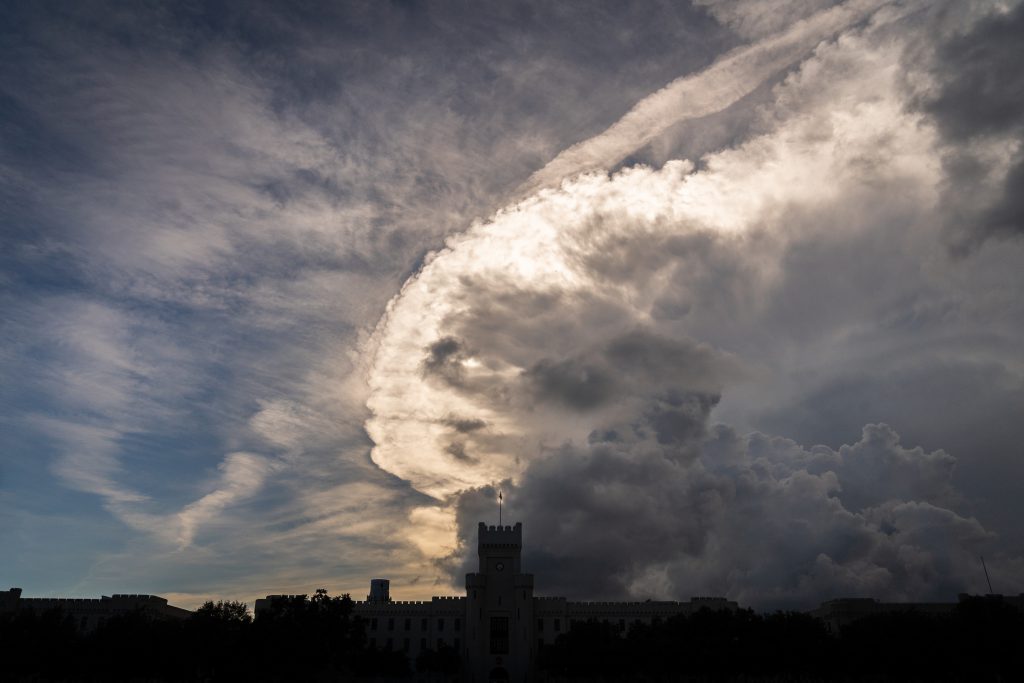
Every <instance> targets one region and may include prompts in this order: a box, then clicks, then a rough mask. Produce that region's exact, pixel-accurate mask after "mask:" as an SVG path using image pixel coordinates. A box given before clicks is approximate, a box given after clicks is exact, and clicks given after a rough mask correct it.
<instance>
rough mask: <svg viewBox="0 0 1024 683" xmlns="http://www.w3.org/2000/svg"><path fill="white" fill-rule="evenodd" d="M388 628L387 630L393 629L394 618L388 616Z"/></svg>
mask: <svg viewBox="0 0 1024 683" xmlns="http://www.w3.org/2000/svg"><path fill="white" fill-rule="evenodd" d="M388 630H389V631H394V630H395V618H394V617H389V618H388Z"/></svg>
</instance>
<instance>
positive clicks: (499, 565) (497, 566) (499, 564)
mask: <svg viewBox="0 0 1024 683" xmlns="http://www.w3.org/2000/svg"><path fill="white" fill-rule="evenodd" d="M494 568H495V569H497V570H498V571H499V572H500V571H501V570H502V569H504V568H505V563H504V562H499V563H498V564H496V565H494Z"/></svg>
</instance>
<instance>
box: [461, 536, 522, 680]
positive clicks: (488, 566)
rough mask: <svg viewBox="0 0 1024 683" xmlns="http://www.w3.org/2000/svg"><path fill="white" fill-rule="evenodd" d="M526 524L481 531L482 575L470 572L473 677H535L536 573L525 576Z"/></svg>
mask: <svg viewBox="0 0 1024 683" xmlns="http://www.w3.org/2000/svg"><path fill="white" fill-rule="evenodd" d="M522 549H523V525H522V524H521V523H519V522H516V524H515V525H514V526H502V525H500V524H499V525H498V526H487V525H486V524H484V523H483V522H481V523H480V525H479V527H477V554H478V556H479V558H480V569H479V571H478V572H475V573H472V574H466V593H467V595H466V630H465V639H466V642H467V645H468V649H467V651H466V652H467V655H468V660H467V661H466V662H465V663H466V668H467V671H466V673H467V674H468V675H467V678H468V679H469V680H473V681H526V680H531V679H532V678H533V676H534V671H533V664H534V660H535V659H536V654H537V644H536V641H535V640H534V638H535V632H534V630H533V629H534V615H533V607H534V600H533V574H524V573H522V568H521V566H520V558H521V555H522Z"/></svg>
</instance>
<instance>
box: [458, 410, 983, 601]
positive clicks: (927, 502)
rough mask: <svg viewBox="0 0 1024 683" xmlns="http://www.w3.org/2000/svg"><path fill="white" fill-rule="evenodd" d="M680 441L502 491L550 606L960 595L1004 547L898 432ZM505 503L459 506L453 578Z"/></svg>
mask: <svg viewBox="0 0 1024 683" xmlns="http://www.w3.org/2000/svg"><path fill="white" fill-rule="evenodd" d="M708 412H709V411H707V410H705V411H704V412H703V413H700V412H699V411H697V412H695V414H694V415H693V416H692V417H693V419H695V420H696V419H699V418H700V417H703V418H704V419H705V420H706V419H707V416H708ZM650 431H654V429H650ZM666 445H667V444H665V443H663V442H661V440H660V439H644V438H642V437H637V436H636V432H634V435H633V436H630V437H628V438H627V439H625V440H621V439H620V440H617V441H615V442H608V441H603V442H600V443H593V444H591V445H590V446H589V447H586V448H581V447H571V446H566V447H564V448H562V449H558V450H557V451H553V452H551V453H549V454H548V455H547V456H546V457H544V458H542V459H539V460H537V461H535V462H533V463H532V464H531V465H530V467H529V468H528V469H527V470H526V471H525V473H524V474H523V476H522V479H521V481H520V482H519V483H518V484H517V485H513V484H511V483H509V482H505V483H503V484H502V485H501V486H502V488H503V490H504V494H505V500H506V503H507V508H508V513H509V515H511V516H514V517H515V519H517V520H519V519H521V520H523V521H524V524H525V533H526V540H525V551H524V552H525V557H524V566H525V568H526V570H527V571H530V572H534V573H536V575H537V576H538V581H539V582H538V586H537V591H538V593H539V594H547V595H562V594H566V595H569V596H571V597H576V598H584V597H585V598H622V597H626V596H629V597H633V598H644V597H656V598H657V597H674V598H685V597H687V596H689V595H697V594H706V593H712V594H726V595H729V596H731V597H734V598H739V599H740V600H742V601H743V602H744V603H745V604H751V605H754V606H758V607H783V606H790V607H792V606H798V605H806V604H813V602H814V601H816V600H821V599H825V598H829V597H835V596H836V595H872V596H876V597H890V598H896V599H909V598H916V599H928V598H943V599H948V596H949V595H951V594H953V593H956V592H958V591H963V590H965V589H967V587H968V586H973V585H974V583H975V582H974V581H973V579H974V578H975V577H974V576H973V569H974V567H973V563H974V560H975V556H974V554H973V553H974V552H976V551H978V550H979V549H983V548H985V547H987V546H986V544H989V543H991V541H992V535H991V534H990V533H989V532H987V531H986V530H985V529H984V528H982V527H981V526H980V525H979V524H978V522H976V521H975V520H973V519H971V518H969V517H966V516H963V515H961V514H957V513H956V512H955V511H954V509H950V507H948V506H950V505H951V503H950V495H949V494H950V490H951V489H950V474H951V470H952V465H953V461H952V458H951V457H950V456H949V455H948V454H946V453H944V452H942V451H935V452H932V453H927V452H924V451H923V450H921V449H919V448H906V447H904V446H902V445H901V444H900V440H899V437H898V435H897V434H896V433H895V432H894V431H893V430H892V429H891V428H890V427H888V426H886V425H868V426H867V427H865V428H864V431H863V434H862V436H861V439H860V440H859V441H857V442H856V443H854V444H851V445H849V446H843V447H842V448H840V449H838V450H832V449H828V448H825V447H820V446H819V447H815V448H813V449H809V450H808V449H804V448H802V447H800V446H799V445H798V444H796V443H795V442H793V441H790V440H788V439H782V438H779V437H767V436H763V435H760V434H756V433H755V434H753V435H750V436H749V437H740V436H739V435H737V434H736V433H735V432H734V431H732V430H731V429H729V428H727V427H724V426H716V427H714V428H713V429H711V430H710V431H706V430H705V429H697V430H694V431H693V433H692V434H691V437H690V438H689V439H685V438H681V439H680V440H679V441H677V442H674V443H672V444H671V445H669V447H665V446H666ZM681 449H690V450H692V451H694V452H695V453H696V454H697V459H693V458H680V457H679V452H680V450H681ZM494 493H495V491H494V489H493V488H490V487H485V488H483V489H478V490H473V491H469V492H466V493H464V494H462V495H460V496H459V497H458V508H457V510H458V514H457V520H458V523H459V529H460V539H461V540H462V542H463V543H464V544H465V546H464V547H465V548H466V551H467V552H466V555H467V557H466V558H465V561H464V562H463V563H461V564H459V563H457V562H456V563H453V564H452V565H450V568H451V570H452V571H453V572H454V573H460V572H462V571H465V570H467V569H468V570H471V569H470V568H471V567H472V564H473V558H472V557H471V555H472V553H471V552H470V549H471V547H472V542H473V540H474V539H473V533H474V526H475V522H476V520H478V519H490V518H491V516H492V512H493V511H492V510H491V509H490V508H491V506H492V505H493V497H494Z"/></svg>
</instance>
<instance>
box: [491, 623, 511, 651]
mask: <svg viewBox="0 0 1024 683" xmlns="http://www.w3.org/2000/svg"><path fill="white" fill-rule="evenodd" d="M491 654H492V655H507V654H508V617H491Z"/></svg>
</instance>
